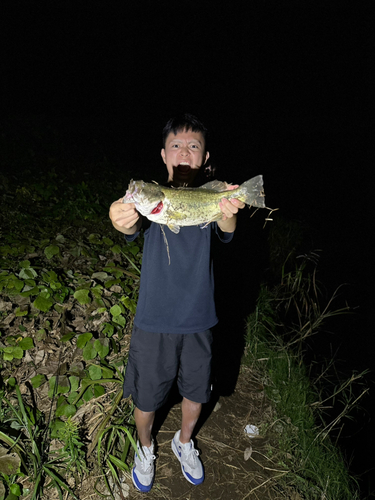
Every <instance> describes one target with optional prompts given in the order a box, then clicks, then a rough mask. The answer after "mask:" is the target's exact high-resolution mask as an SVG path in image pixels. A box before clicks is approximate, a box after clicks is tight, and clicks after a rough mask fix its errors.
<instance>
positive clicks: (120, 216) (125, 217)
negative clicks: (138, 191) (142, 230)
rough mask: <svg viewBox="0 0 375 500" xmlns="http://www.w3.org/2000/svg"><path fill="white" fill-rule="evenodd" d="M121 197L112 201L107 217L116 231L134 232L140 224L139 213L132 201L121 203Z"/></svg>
mask: <svg viewBox="0 0 375 500" xmlns="http://www.w3.org/2000/svg"><path fill="white" fill-rule="evenodd" d="M122 200H123V198H120V199H119V200H117V201H114V202H113V203H112V205H111V207H110V209H109V218H110V219H111V221H112V224H113V226H114V227H115V229H117V231H120V232H122V233H124V234H134V233H135V232H136V231H137V230H138V229H139V227H138V226H140V224H137V223H138V221H139V220H140V217H139V213H138V212H137V210H136V209H135V205H134V203H123V202H122Z"/></svg>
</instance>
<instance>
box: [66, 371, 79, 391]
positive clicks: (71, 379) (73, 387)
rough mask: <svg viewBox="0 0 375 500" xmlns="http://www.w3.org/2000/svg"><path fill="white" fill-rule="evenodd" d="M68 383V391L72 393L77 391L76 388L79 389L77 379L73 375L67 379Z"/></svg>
mask: <svg viewBox="0 0 375 500" xmlns="http://www.w3.org/2000/svg"><path fill="white" fill-rule="evenodd" d="M69 382H70V390H71V391H72V392H75V391H77V390H78V387H79V382H80V379H79V377H76V376H75V375H71V376H70V377H69Z"/></svg>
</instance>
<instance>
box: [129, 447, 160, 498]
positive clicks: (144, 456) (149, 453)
mask: <svg viewBox="0 0 375 500" xmlns="http://www.w3.org/2000/svg"><path fill="white" fill-rule="evenodd" d="M137 447H138V450H139V452H140V457H139V456H138V454H137V453H136V454H135V455H134V467H133V469H132V479H133V484H134V486H135V487H136V488H137V490H139V491H142V492H143V493H147V492H149V491H150V490H151V488H152V485H153V483H154V477H155V465H154V461H155V458H156V457H155V455H154V442H152V443H151V446H150V447H149V448H147V447H146V446H142V447H141V446H140V444H139V441H138V442H137Z"/></svg>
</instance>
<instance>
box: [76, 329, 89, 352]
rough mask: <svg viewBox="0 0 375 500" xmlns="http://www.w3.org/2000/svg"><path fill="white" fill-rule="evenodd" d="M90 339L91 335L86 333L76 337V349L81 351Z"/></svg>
mask: <svg viewBox="0 0 375 500" xmlns="http://www.w3.org/2000/svg"><path fill="white" fill-rule="evenodd" d="M91 338H92V333H90V332H86V333H82V334H81V335H78V337H77V347H78V349H83V348H84V347H85V345H86V344H87V342H88V341H89V340H90V339H91Z"/></svg>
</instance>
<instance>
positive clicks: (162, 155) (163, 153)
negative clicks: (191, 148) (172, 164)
mask: <svg viewBox="0 0 375 500" xmlns="http://www.w3.org/2000/svg"><path fill="white" fill-rule="evenodd" d="M161 157H162V158H163V162H164V163H165V164H167V162H166V161H165V149H164V148H163V149H162V150H161Z"/></svg>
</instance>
